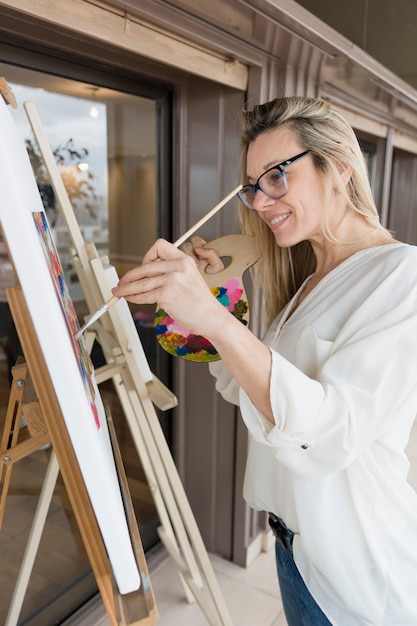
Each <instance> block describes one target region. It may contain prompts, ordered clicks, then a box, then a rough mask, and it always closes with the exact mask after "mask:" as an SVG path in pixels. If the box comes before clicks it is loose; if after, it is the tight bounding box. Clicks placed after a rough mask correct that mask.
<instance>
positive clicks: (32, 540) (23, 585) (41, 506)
mask: <svg viewBox="0 0 417 626" xmlns="http://www.w3.org/2000/svg"><path fill="white" fill-rule="evenodd" d="M58 474H59V466H58V461H57V458H56V456H55V453H54V451H52V453H51V458H50V459H49V464H48V469H47V471H46V475H45V480H44V483H43V486H42V491H41V494H40V497H39V501H38V505H37V507H36V512H35V517H34V519H33V522H32V528H31V531H30V535H29V539H28V542H27V544H26V549H25V553H24V556H23V560H22V564H21V566H20V571H19V576H18V578H17V582H16V586H15V588H14V592H13V597H12V601H11V603H10V607H9V612H8V614H7V618H6V623H5V626H17V623H18V620H19V615H20V612H21V610H22V606H23V601H24V599H25V595H26V591H27V588H28V584H29V579H30V575H31V573H32V569H33V564H34V562H35V558H36V555H37V552H38V549H39V544H40V540H41V537H42V532H43V529H44V527H45V522H46V516H47V515H48V511H49V507H50V505H51V500H52V496H53V494H54V489H55V485H56V481H57V479H58Z"/></svg>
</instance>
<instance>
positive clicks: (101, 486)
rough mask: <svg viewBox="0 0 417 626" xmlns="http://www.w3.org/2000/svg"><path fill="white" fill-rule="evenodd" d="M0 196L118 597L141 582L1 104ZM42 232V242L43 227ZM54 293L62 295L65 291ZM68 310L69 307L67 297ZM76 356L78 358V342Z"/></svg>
mask: <svg viewBox="0 0 417 626" xmlns="http://www.w3.org/2000/svg"><path fill="white" fill-rule="evenodd" d="M0 189H1V196H0V222H1V224H2V228H3V231H4V234H5V237H6V239H7V242H8V246H9V249H10V252H11V256H12V259H13V263H14V266H15V268H16V272H17V275H18V278H19V283H20V285H21V287H22V290H23V293H24V296H25V300H26V303H27V306H28V309H29V313H30V316H31V318H32V321H33V324H34V327H35V331H36V334H37V336H38V339H39V342H40V345H41V349H42V352H43V355H44V358H45V361H46V364H47V367H48V371H49V375H50V378H51V381H52V385H53V387H54V389H55V393H56V396H57V398H58V402H59V405H60V408H61V412H62V415H63V417H64V420H65V424H66V427H67V430H68V433H69V436H70V439H71V442H72V445H73V448H74V451H75V454H76V456H77V460H78V463H79V466H80V470H81V473H82V475H83V478H84V481H85V484H86V487H87V491H88V493H89V497H90V500H91V504H92V507H93V510H94V512H95V515H96V518H97V521H98V525H99V527H100V530H101V533H102V537H103V541H104V544H105V547H106V550H107V553H108V556H109V560H110V563H111V565H112V569H113V573H114V576H115V579H116V582H117V585H118V588H119V591H120V593H121V594H126V593H129V592H132V591H135V590H137V589H138V588H139V586H140V575H139V572H138V569H137V565H136V560H135V556H134V553H133V549H132V545H131V541H130V537H129V531H128V527H127V522H126V517H125V512H124V508H123V500H122V496H121V493H120V487H119V483H118V477H117V472H116V468H115V464H114V459H113V453H112V449H111V442H110V438H109V432H108V427H107V422H106V417H105V412H104V407H103V404H102V400H101V397H100V393H99V391H98V388H97V385H96V383H95V380H94V372H92V373H91V374H89V375H88V377H87V378H88V382H87V384H86V375H85V371H83V369H82V368H81V369H80V360H81V361H82V358H81V357H80V353H79V348H78V346H77V344H76V342H75V340H74V338H73V330H74V329H72V328H71V327H70V324H69V322H68V315H67V313H68V312H67V311H65V310H64V307H63V302H62V298H61V297H60V294H59V292H58V291H57V288H56V284H55V281H54V278H53V276H52V274H51V266H50V263H49V262H48V259H47V257H46V256H45V248H44V246H43V244H42V241H41V237H40V235H39V230H38V228H37V226H36V223H35V219H34V215H36V216H37V218H38V220H39V219H40V220H44V219H46V216H45V214H44V211H43V205H42V201H41V198H40V196H39V193H38V188H37V185H36V181H35V179H34V176H33V172H32V169H31V166H30V161H29V158H28V155H27V152H26V149H25V146H24V142H23V138H22V137H21V135H20V133H19V131H18V129H17V127H16V125H15V123H14V120H13V118H12V116H11V115H10V113H9V111H8V110H7V107H6V105H5V103H4V102H3V100H2V99H1V98H0ZM45 232H46V237H49V236H50V233H49V232H48V229H47V228H46V231H45ZM50 243H51V242H50ZM52 245H54V244H53V242H52ZM58 261H59V259H58ZM61 288H62V289H63V290H64V291H65V294H66V295H68V294H67V287H66V285H65V284H64V285H61ZM67 305H68V306H69V307H71V306H72V303H71V301H70V298H69V296H68V301H67ZM80 349H81V352H83V351H85V346H84V344H83V339H81V341H80ZM81 356H82V355H81ZM84 357H85V355H84ZM82 362H83V361H82ZM88 386H90V387H89V388H88Z"/></svg>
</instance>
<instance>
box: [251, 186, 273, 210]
mask: <svg viewBox="0 0 417 626" xmlns="http://www.w3.org/2000/svg"><path fill="white" fill-rule="evenodd" d="M271 202H273V200H272V198H269V197H268V196H267V195H266V193H264V192H263V191H262V189H257V191H256V193H255V197H254V198H253V202H252V206H253V208H254V209H255V211H258V212H259V213H260V212H262V211H264V210H265V209H267V208H268V206H269V205H270V204H271Z"/></svg>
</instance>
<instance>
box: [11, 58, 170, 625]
mask: <svg viewBox="0 0 417 626" xmlns="http://www.w3.org/2000/svg"><path fill="white" fill-rule="evenodd" d="M0 75H1V76H4V77H5V78H6V80H7V82H8V83H9V85H10V86H11V88H12V89H13V92H14V94H15V96H16V99H17V101H18V105H19V106H18V109H17V110H12V109H11V113H12V115H13V117H14V119H15V121H16V123H17V124H18V126H19V128H20V130H21V132H22V135H23V137H24V139H25V141H26V146H27V149H28V153H29V156H30V158H31V162H32V167H33V170H34V173H35V176H36V180H37V183H38V187H39V191H40V194H41V197H42V200H43V203H44V206H45V209H46V212H47V215H48V219H49V222H50V225H51V227H52V229H53V233H54V237H55V241H56V244H57V247H58V250H59V254H60V258H61V261H62V263H63V266H64V270H65V273H66V277H67V281H68V284H69V288H70V292H71V296H72V298H73V301H74V304H75V307H76V309H77V313H78V314H79V316H80V321H82V318H83V315H84V314H85V313H86V312H87V310H86V303H85V299H84V294H83V291H82V289H81V286H80V284H79V281H78V277H77V274H76V271H75V268H74V264H73V259H72V252H71V248H72V245H71V239H70V236H69V233H68V230H67V227H66V223H65V220H64V218H63V216H62V214H61V212H60V207H59V205H58V202H57V199H56V198H55V197H54V193H53V190H52V187H51V182H50V180H49V177H48V173H47V171H46V168H45V166H44V163H43V161H42V158H41V156H40V153H39V149H38V147H37V144H36V141H35V139H34V137H33V135H32V132H31V129H30V125H29V122H28V120H27V117H26V114H25V111H24V108H23V102H24V101H27V100H30V101H33V102H34V103H35V105H36V108H37V111H38V113H39V116H40V119H41V121H42V125H43V127H44V130H45V133H46V135H47V137H48V141H49V143H50V145H51V148H52V150H53V152H54V154H55V158H56V161H57V163H58V166H59V169H60V172H61V175H62V178H63V180H64V184H65V186H66V189H67V192H68V195H69V198H70V201H71V203H72V206H73V209H74V213H75V215H76V218H77V221H78V223H79V226H80V228H81V231H82V233H83V237H84V239H85V240H86V241H93V242H94V243H95V245H96V247H97V248H98V250H99V252H100V254H103V255H106V256H108V258H109V260H110V263H112V264H113V265H114V266H115V267H116V269H117V271H118V273H119V275H122V274H123V273H124V272H125V271H126V270H127V269H129V268H130V267H133V266H135V265H137V264H139V263H140V261H141V259H142V256H143V254H144V253H145V252H146V250H147V249H148V248H149V246H150V245H151V244H152V243H153V241H154V240H155V238H156V237H157V236H158V235H159V234H160V229H161V226H160V217H159V216H160V215H161V213H162V211H161V206H160V202H161V201H160V198H159V192H158V190H159V189H160V188H161V185H160V184H159V181H160V177H161V172H160V170H159V169H158V168H159V163H160V159H159V155H158V149H159V145H160V141H161V138H160V136H159V130H158V129H159V126H160V117H159V116H160V110H161V107H160V106H158V101H157V99H156V98H152V97H142V96H141V95H134V94H132V93H126V92H123V91H122V90H117V89H111V88H109V87H108V86H106V87H102V86H100V85H96V84H89V83H86V82H81V81H77V80H72V79H68V78H62V77H59V76H51V75H47V74H43V73H41V72H36V71H33V70H26V69H24V68H21V67H14V66H11V65H5V64H0ZM106 84H108V81H107V82H106ZM45 315H47V311H45ZM132 315H133V316H134V319H135V323H136V327H137V329H138V332H139V335H140V337H141V339H142V343H143V346H144V349H145V352H146V353H147V356H148V360H149V364H150V367H151V369H152V371H153V372H154V373H155V374H156V375H157V376H158V377H159V378H161V379H162V380H164V382H165V384H168V386H169V382H170V381H169V380H167V378H166V375H161V371H162V370H163V371H164V373H165V372H166V371H167V370H166V367H165V365H164V364H163V357H162V361H161V356H158V357H157V352H156V340H155V337H154V333H153V328H151V327H152V325H153V310H151V309H149V310H146V309H143V310H138V309H137V308H132ZM7 342H8V338H7V337H5V338H4V337H1V338H0V433H2V432H3V423H4V418H5V414H6V410H7V402H8V396H9V384H10V366H11V364H12V363H13V362H14V361H13V359H14V357H15V356H16V355H12V357H11V355H10V350H9V349H8V343H7ZM92 358H93V361H94V363H95V365H96V366H97V367H98V366H100V365H101V364H102V363H103V355H102V352H101V348H100V346H99V345H97V344H95V345H94V348H93V352H92ZM164 367H165V370H164ZM100 390H101V393H102V395H103V397H104V400H105V402H107V403H108V405H109V406H110V409H111V413H112V418H113V421H114V423H115V428H116V431H117V435H118V440H119V445H120V448H121V453H122V457H123V460H124V464H125V468H126V473H127V477H128V481H129V486H130V490H131V495H132V499H133V503H134V508H135V511H136V513H137V517H138V523H139V528H140V532H141V537H142V542H143V545H144V548H145V550H147V549H149V548H150V547H152V546H153V545H154V544H155V543H157V541H158V538H157V533H156V528H157V526H158V524H159V521H158V517H157V512H156V509H155V506H154V502H153V498H152V495H151V492H150V489H149V486H148V484H147V481H146V477H145V475H144V472H143V469H142V466H141V463H140V459H139V456H138V453H137V450H136V448H135V445H134V443H133V441H132V437H131V435H130V431H129V429H128V426H127V421H126V419H125V416H124V413H123V410H122V407H121V406H120V403H119V400H118V397H117V395H116V393H115V390H114V388H113V383H112V382H111V381H108V382H106V383H102V384H101V385H100ZM165 419H167V418H165ZM21 426H22V429H24V417H22V421H21ZM50 453H51V450H50V449H49V448H47V449H44V450H39V451H37V452H35V453H34V454H33V455H31V456H30V457H28V458H26V459H24V460H22V461H20V462H19V463H17V464H16V466H15V468H14V470H13V473H12V482H11V486H10V492H9V497H8V501H7V505H6V513H5V519H4V522H3V527H2V528H1V531H0V553H1V555H2V559H1V562H0V623H5V620H6V615H7V611H8V607H9V604H10V601H11V597H12V593H13V589H14V585H15V583H16V578H17V575H18V571H19V567H20V563H21V559H22V555H23V551H24V548H25V545H26V542H27V539H28V536H29V532H30V526H31V523H32V520H33V515H34V511H35V507H36V504H37V501H38V498H39V494H40V489H41V487H42V484H43V480H44V477H45V471H46V467H47V464H48V459H49V456H50ZM96 593H97V588H96V584H95V580H94V577H93V575H92V572H91V569H90V566H89V563H88V559H87V557H86V553H85V550H84V546H83V544H82V541H81V538H80V535H79V532H78V529H77V525H76V523H75V520H74V516H73V513H72V511H71V508H70V505H69V502H68V499H67V496H66V493H65V488H64V486H63V484H62V482H61V480H60V479H58V482H57V485H56V488H55V492H54V496H53V500H52V504H51V507H50V510H49V512H48V517H47V522H46V525H45V529H44V532H43V537H42V542H41V545H40V547H39V551H38V553H37V557H36V561H35V565H34V569H33V573H32V576H31V579H30V584H29V588H28V592H27V594H26V597H25V601H24V605H23V609H22V613H21V616H20V621H19V624H25V625H26V624H27V625H28V626H48V625H49V624H56V623H60V622H61V621H63V620H64V619H65V618H66V617H67V616H68V615H70V614H71V613H73V612H74V611H75V610H76V609H78V608H79V607H80V606H82V605H83V604H84V603H85V602H86V601H87V600H88V599H89V598H91V597H92V596H93V595H95V594H96Z"/></svg>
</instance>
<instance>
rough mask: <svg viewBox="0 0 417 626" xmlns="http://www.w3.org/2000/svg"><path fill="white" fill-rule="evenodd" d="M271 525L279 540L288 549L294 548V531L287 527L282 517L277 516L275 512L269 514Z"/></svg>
mask: <svg viewBox="0 0 417 626" xmlns="http://www.w3.org/2000/svg"><path fill="white" fill-rule="evenodd" d="M269 525H270V527H271V529H272V532H273V533H274V535H275V537H276V539H277V541H279V542H280V544H281V545H282V546H284V548H286V549H287V550H292V542H293V539H294V533H293V531H292V530H290V529H289V528H287V526H286V525H285V524H284V522H283V521H282V519H281V518H280V517H277V516H276V515H274V514H273V513H270V514H269Z"/></svg>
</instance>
